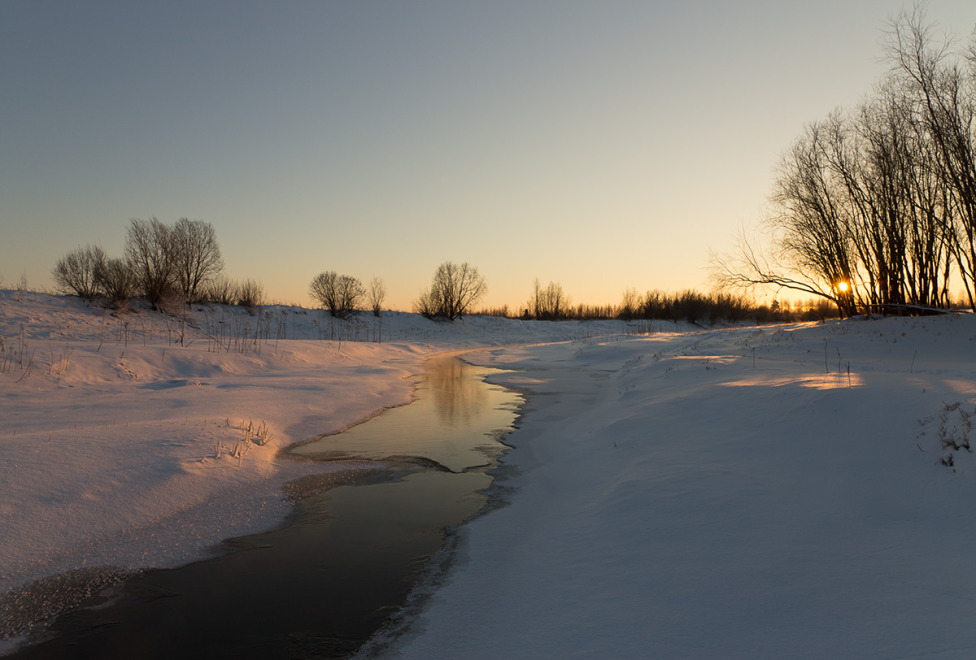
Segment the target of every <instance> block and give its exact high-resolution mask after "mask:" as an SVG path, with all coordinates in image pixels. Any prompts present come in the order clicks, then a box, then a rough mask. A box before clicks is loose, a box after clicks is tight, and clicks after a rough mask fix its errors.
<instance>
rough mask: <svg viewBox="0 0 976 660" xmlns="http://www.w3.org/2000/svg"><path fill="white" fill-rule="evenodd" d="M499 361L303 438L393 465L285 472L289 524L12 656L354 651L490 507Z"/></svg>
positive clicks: (500, 431) (511, 413)
mask: <svg viewBox="0 0 976 660" xmlns="http://www.w3.org/2000/svg"><path fill="white" fill-rule="evenodd" d="M491 373H497V370H493V369H486V368H481V367H473V366H470V365H467V364H465V363H463V362H461V361H460V360H458V359H456V358H450V359H440V360H436V361H432V362H431V363H430V365H429V369H428V371H427V373H426V375H425V378H424V379H423V380H422V381H421V382H420V384H419V385H418V387H417V391H416V400H415V401H414V403H412V404H410V405H407V406H402V407H400V408H393V409H391V410H388V411H386V412H384V413H383V414H382V415H379V416H378V417H375V418H373V419H371V420H369V421H368V422H366V423H364V424H361V425H359V426H356V427H353V428H352V429H349V430H347V431H345V432H344V433H341V434H338V435H334V436H328V437H324V438H320V439H319V440H316V441H315V442H312V443H310V444H307V445H304V446H302V447H299V448H296V449H294V450H293V453H295V454H297V455H299V456H302V457H305V458H311V459H315V460H333V459H339V458H348V457H359V458H366V459H371V460H378V461H379V460H382V461H385V462H386V463H387V464H389V465H391V466H392V467H391V469H388V470H365V471H363V472H361V473H358V474H355V473H353V474H344V475H336V474H334V473H333V474H328V475H322V476H320V477H309V478H306V479H303V480H299V481H298V482H294V483H292V484H289V487H288V489H286V490H287V491H288V493H289V494H290V496H293V497H295V498H296V499H297V503H296V506H295V511H294V513H293V514H292V515H291V516H290V517H289V519H288V520H287V521H286V522H285V523H284V524H283V525H282V526H281V527H279V528H277V529H274V530H272V531H269V532H266V533H264V534H258V535H253V536H247V537H242V538H238V539H232V540H230V541H228V542H226V544H225V546H226V550H227V552H225V553H224V554H222V555H220V556H217V557H215V558H212V559H207V560H204V561H199V562H196V563H194V564H190V565H188V566H184V567H181V568H177V569H172V570H153V571H147V572H145V573H142V574H139V575H137V576H134V577H132V578H130V579H128V580H127V581H125V582H124V583H123V584H122V585H120V586H118V587H115V588H114V589H113V590H111V591H110V592H109V593H107V594H103V595H101V596H100V597H99V598H96V599H93V600H91V601H89V602H88V603H87V604H86V606H84V607H81V608H78V609H76V610H74V611H72V612H69V613H68V614H65V615H63V616H61V617H59V618H58V619H57V620H56V621H55V622H54V623H53V624H52V625H51V626H50V629H49V632H50V633H52V634H53V636H54V637H53V639H51V640H49V641H46V642H42V643H40V644H37V645H34V646H30V647H26V648H24V649H22V650H21V651H19V652H18V653H17V654H15V655H14V656H11V657H15V658H167V659H168V660H170V659H174V658H222V657H227V658H330V657H343V656H346V655H348V654H350V653H352V652H354V651H355V650H356V649H357V648H358V647H359V646H361V645H362V643H363V642H365V641H366V639H367V638H369V636H370V635H371V634H372V633H374V632H375V631H376V630H377V629H378V628H379V627H380V626H382V625H383V623H384V622H385V621H386V620H387V618H388V617H389V616H390V615H391V614H392V613H393V612H395V611H396V609H397V608H399V607H400V606H401V605H402V604H403V602H404V601H405V599H406V597H407V594H408V592H409V590H410V588H411V586H412V585H413V584H414V583H415V582H416V580H417V579H418V577H419V576H420V573H421V571H422V569H423V567H424V563H425V561H426V560H427V559H429V557H430V556H431V555H432V554H434V553H435V552H436V551H437V550H438V549H439V548H440V547H441V545H442V544H443V541H444V535H445V530H446V529H447V528H449V527H451V526H454V525H456V524H458V523H460V522H462V521H463V520H465V519H466V518H468V517H469V516H471V515H472V514H474V513H475V512H477V511H478V509H480V508H481V507H482V506H483V505H484V503H485V496H484V494H483V493H482V492H481V491H483V490H484V489H485V488H487V487H488V485H489V484H490V482H491V477H490V476H489V475H488V474H487V473H486V471H487V470H488V469H490V467H493V466H494V465H495V463H496V459H497V457H498V456H499V455H500V453H501V451H502V450H503V448H504V447H503V445H502V444H501V442H500V440H501V438H502V437H503V435H504V434H505V433H507V432H508V431H509V430H510V429H511V426H512V423H513V422H514V420H515V417H516V415H517V411H518V407H519V405H520V404H521V397H520V396H519V395H518V394H516V393H514V392H511V391H508V390H505V389H503V388H501V387H498V386H495V385H490V384H487V383H485V382H484V379H485V377H486V376H487V375H489V374H491Z"/></svg>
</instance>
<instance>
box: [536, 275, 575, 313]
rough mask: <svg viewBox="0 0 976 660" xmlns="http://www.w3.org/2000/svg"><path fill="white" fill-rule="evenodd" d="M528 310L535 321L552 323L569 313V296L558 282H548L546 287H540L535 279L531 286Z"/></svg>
mask: <svg viewBox="0 0 976 660" xmlns="http://www.w3.org/2000/svg"><path fill="white" fill-rule="evenodd" d="M529 309H531V310H532V316H533V317H534V318H537V319H541V320H549V321H554V320H558V319H561V318H565V317H566V316H568V315H569V313H570V301H569V296H567V295H566V293H565V292H564V291H563V287H562V285H561V284H559V283H558V282H549V284H548V285H547V286H546V287H542V286H541V285H540V284H539V280H538V279H536V280H535V283H534V284H533V286H532V297H531V299H530V300H529Z"/></svg>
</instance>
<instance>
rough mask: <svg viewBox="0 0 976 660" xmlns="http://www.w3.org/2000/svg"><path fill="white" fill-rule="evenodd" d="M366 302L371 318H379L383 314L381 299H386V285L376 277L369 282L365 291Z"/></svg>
mask: <svg viewBox="0 0 976 660" xmlns="http://www.w3.org/2000/svg"><path fill="white" fill-rule="evenodd" d="M366 296H367V301H368V302H369V306H370V309H372V310H373V316H376V317H379V316H382V314H383V299H384V298H386V284H384V283H383V280H381V279H380V278H378V277H374V278H373V279H371V280H370V281H369V288H368V289H367V290H366Z"/></svg>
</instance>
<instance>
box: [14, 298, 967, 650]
mask: <svg viewBox="0 0 976 660" xmlns="http://www.w3.org/2000/svg"><path fill="white" fill-rule="evenodd" d="M642 328H647V326H642ZM654 329H656V330H657V332H656V333H654V334H650V335H646V336H637V335H633V334H627V333H628V332H633V331H634V330H635V327H634V326H628V325H627V324H624V323H623V322H600V323H536V322H521V321H513V320H506V319H495V318H481V317H469V318H466V319H464V320H463V321H462V322H459V323H455V324H446V323H433V322H431V321H428V320H426V319H423V318H420V317H417V316H416V315H412V314H397V313H389V314H387V315H385V316H384V317H383V319H381V320H377V319H374V318H373V317H369V316H365V315H364V316H362V317H360V318H359V319H357V320H355V321H354V322H353V323H352V324H347V323H345V322H340V321H332V320H331V319H330V318H329V317H328V315H327V314H325V313H323V312H320V311H312V310H301V309H299V308H286V307H266V308H263V309H261V310H259V311H258V312H256V313H255V314H253V315H252V314H248V313H247V312H246V311H243V310H239V309H232V308H223V307H213V308H194V309H192V310H190V311H189V312H186V313H185V314H180V315H177V316H167V315H163V314H161V313H158V312H150V311H148V310H145V309H135V310H133V311H131V312H130V313H128V314H119V315H117V316H113V315H110V314H108V313H106V312H105V311H104V310H101V309H100V308H98V307H97V306H88V305H86V304H84V303H82V302H80V301H78V300H77V299H72V298H63V297H53V296H46V295H43V294H34V293H18V292H0V340H2V345H0V421H2V424H0V494H2V496H0V530H2V533H0V594H2V593H4V592H7V591H9V590H11V589H14V588H16V587H19V586H21V585H24V584H25V583H27V582H30V581H32V580H37V579H39V578H43V577H48V576H52V575H56V574H59V573H62V572H64V571H67V570H70V569H76V568H84V567H91V566H99V565H112V566H119V567H124V568H132V569H134V568H139V567H146V566H168V565H175V564H178V563H181V562H185V561H188V560H190V559H193V558H195V557H199V556H202V555H203V554H205V553H206V552H207V551H208V548H210V547H211V546H213V544H215V543H216V542H217V541H219V540H220V539H222V538H226V537H228V536H233V535H237V534H241V533H246V532H248V531H256V530H258V529H264V528H266V527H268V526H270V525H272V524H274V522H276V521H278V520H280V519H281V517H282V516H283V515H285V513H286V512H287V510H288V503H287V502H286V501H284V500H283V499H282V495H281V486H282V484H283V483H284V482H285V481H288V480H289V479H293V478H295V477H298V476H302V475H305V474H309V473H311V472H320V471H323V470H327V469H336V470H338V469H349V468H359V469H363V466H362V465H358V466H357V465H349V464H340V465H335V466H323V465H322V464H312V463H309V462H303V461H297V460H290V459H283V458H281V457H280V456H279V455H278V453H277V452H278V450H279V449H280V448H282V447H285V446H288V445H290V444H294V443H300V442H306V441H309V440H311V439H313V438H314V437H316V436H317V435H320V434H322V433H328V432H334V431H338V430H341V429H343V428H346V427H348V426H350V425H352V424H355V423H357V422H359V421H361V420H363V419H366V418H368V417H370V416H372V415H375V414H376V413H378V412H379V411H380V410H382V409H383V408H385V407H389V406H393V405H398V404H401V403H405V402H407V401H409V400H410V397H411V391H412V386H413V383H414V380H413V378H412V377H413V376H414V375H416V374H419V373H420V372H421V371H422V368H423V362H424V360H425V359H427V358H428V357H430V356H432V355H434V354H437V353H442V352H446V351H455V352H456V351H462V350H464V351H469V352H468V353H466V356H465V359H467V360H469V361H472V362H474V363H477V364H483V365H486V366H493V367H502V368H505V369H512V370H514V371H511V372H509V373H505V374H502V375H499V376H496V377H495V378H494V379H495V380H497V381H498V382H501V383H503V384H507V385H510V386H513V387H518V388H519V389H522V390H524V391H526V392H528V393H529V398H528V403H527V406H526V409H525V411H524V414H523V416H522V418H521V420H520V422H519V429H518V430H517V431H516V432H514V433H513V434H512V435H510V436H509V437H508V440H507V443H508V444H511V445H513V447H514V449H513V450H511V451H510V452H509V453H507V454H506V455H505V457H504V458H503V465H502V468H501V469H500V470H499V476H498V480H497V481H496V484H497V485H498V487H497V489H496V497H498V498H501V499H502V500H503V502H502V504H503V506H497V507H492V508H491V509H490V510H489V511H488V512H487V513H485V514H484V515H482V516H480V517H478V518H476V519H475V520H473V521H471V522H469V523H468V524H466V525H465V526H463V527H462V528H461V529H460V530H459V531H458V532H457V538H456V541H457V542H456V543H455V544H454V545H453V546H452V547H453V548H454V551H455V553H454V554H453V555H451V556H450V557H449V558H448V561H447V562H446V566H447V569H446V572H444V573H438V572H436V571H432V572H431V575H430V577H429V582H428V583H427V584H425V585H422V587H421V588H420V589H418V591H417V594H418V597H417V601H416V603H415V605H414V606H412V607H411V608H408V609H407V610H405V611H404V615H403V616H402V617H401V618H400V620H399V622H398V626H397V627H396V628H395V629H393V630H391V631H390V632H389V634H387V635H385V636H383V637H380V638H378V639H377V640H375V642H374V643H372V644H371V645H369V646H368V647H367V648H366V649H364V651H363V654H364V655H386V656H389V657H398V658H429V657H466V658H488V657H491V658H498V657H511V658H528V657H533V658H539V657H552V658H557V657H558V658H573V657H580V658H583V657H586V658H589V657H621V658H623V657H669V658H671V657H674V658H681V657H722V658H737V657H750V658H752V657H798V658H803V657H811V658H813V657H885V658H893V657H894V658H897V657H934V658H957V657H972V655H973V654H974V652H976V629H974V628H973V626H972V625H971V621H972V618H973V616H974V614H976V575H974V572H973V571H971V570H969V569H968V567H969V565H970V564H971V562H972V557H973V556H974V548H976V517H973V516H972V515H970V514H969V511H968V505H969V503H971V502H973V501H976V462H974V459H973V454H972V452H971V449H970V445H971V444H973V441H974V440H976V437H974V434H976V431H973V430H972V420H973V417H974V415H976V409H974V404H976V370H974V360H973V357H974V355H976V316H972V315H956V316H949V317H927V318H908V319H853V320H849V321H843V322H830V323H826V324H800V325H789V326H770V327H762V328H754V327H733V328H724V329H716V330H706V331H685V332H674V330H675V327H674V325H673V324H672V325H668V324H657V325H656V326H654ZM668 330H670V331H668ZM376 339H382V341H380V342H377V341H369V340H376ZM356 340H360V341H356ZM470 351H474V352H470ZM28 364H29V365H30V366H29V367H28V366H27V365H28ZM249 425H250V429H251V430H250V432H248V431H247V429H248V426H249ZM259 428H260V429H261V431H262V432H261V433H260V435H259V436H256V435H255V434H256V433H257V432H258V429H259ZM265 428H266V429H267V432H264V431H263V430H264V429H265ZM255 437H257V438H258V442H255V441H254V440H253V439H254V438H255ZM218 442H219V447H218ZM262 443H263V444H262ZM244 447H246V448H247V452H246V453H243V454H241V453H240V452H241V451H243V449H242V448H244ZM235 452H236V454H237V455H235Z"/></svg>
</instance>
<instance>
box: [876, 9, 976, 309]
mask: <svg viewBox="0 0 976 660" xmlns="http://www.w3.org/2000/svg"><path fill="white" fill-rule="evenodd" d="M891 27H892V30H891V35H890V36H891V38H890V42H889V44H888V56H889V59H891V61H892V62H893V63H894V64H895V67H896V71H897V75H898V79H899V81H900V82H901V83H902V85H903V86H904V88H905V89H906V90H908V93H909V94H910V95H911V99H912V100H913V101H914V106H913V107H914V108H915V109H916V112H917V114H918V118H919V121H920V123H921V125H922V127H923V129H924V135H925V138H926V139H927V140H928V141H930V143H931V145H932V150H933V153H934V154H935V156H936V159H935V162H936V164H937V167H938V172H939V175H940V178H941V179H942V180H943V182H944V184H945V185H946V187H947V189H948V191H949V195H950V198H949V200H948V202H949V205H950V207H951V209H952V212H953V213H954V216H955V237H954V245H953V253H954V258H955V261H956V265H957V266H958V268H959V271H960V275H961V276H962V281H963V285H964V287H965V290H966V295H967V297H968V298H969V304H970V307H973V308H974V309H976V41H973V42H972V43H971V45H970V49H969V52H968V53H967V54H966V58H965V60H966V65H965V66H964V65H963V64H961V63H960V62H959V60H958V58H956V57H954V56H953V53H952V52H951V50H950V46H951V42H950V40H949V39H948V38H942V39H939V38H937V36H936V34H935V32H934V30H933V29H932V28H931V27H930V26H928V25H927V24H926V19H925V13H924V11H923V10H922V9H921V8H919V7H916V8H915V10H914V11H913V12H912V13H911V14H905V13H903V14H902V15H901V16H900V17H899V18H897V19H896V20H894V21H893V22H892V26H891ZM967 68H968V71H967Z"/></svg>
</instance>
